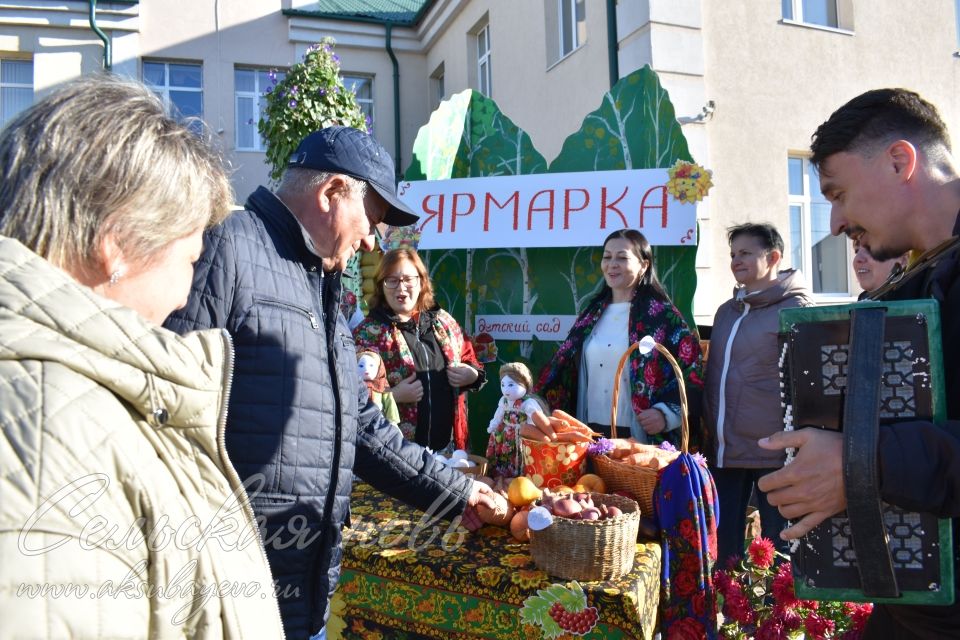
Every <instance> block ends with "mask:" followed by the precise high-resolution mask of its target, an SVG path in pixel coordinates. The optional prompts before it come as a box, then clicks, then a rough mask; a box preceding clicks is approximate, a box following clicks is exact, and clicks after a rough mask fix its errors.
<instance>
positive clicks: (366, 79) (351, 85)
mask: <svg viewBox="0 0 960 640" xmlns="http://www.w3.org/2000/svg"><path fill="white" fill-rule="evenodd" d="M341 77H342V78H343V86H344V87H346V88H347V90H348V91H352V92H353V94H354V95H355V96H356V97H357V105H358V106H359V107H360V110H361V111H363V115H364V116H365V117H366V119H367V131H369V132H371V133H372V132H373V78H372V77H371V76H362V75H343V76H341Z"/></svg>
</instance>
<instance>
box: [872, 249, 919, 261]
mask: <svg viewBox="0 0 960 640" xmlns="http://www.w3.org/2000/svg"><path fill="white" fill-rule="evenodd" d="M866 249H867V252H868V253H869V254H870V255H871V256H872V257H873V259H874V260H876V261H877V262H886V261H887V260H893V259H894V258H899V257H900V256H902V255H903V254H905V253H906V252H907V251H910V249H909V248H907V249H894V248H892V247H871V246H867V248H866Z"/></svg>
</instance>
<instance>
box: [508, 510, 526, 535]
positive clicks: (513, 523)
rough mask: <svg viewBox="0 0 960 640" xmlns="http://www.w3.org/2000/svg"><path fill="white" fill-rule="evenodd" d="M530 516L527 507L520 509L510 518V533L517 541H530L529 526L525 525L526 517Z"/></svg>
mask: <svg viewBox="0 0 960 640" xmlns="http://www.w3.org/2000/svg"><path fill="white" fill-rule="evenodd" d="M529 517H530V510H529V509H520V510H519V511H517V512H516V513H514V514H513V518H511V519H510V535H512V536H513V537H514V539H516V540H518V541H519V542H529V541H530V528H529V527H528V526H527V519H528V518H529Z"/></svg>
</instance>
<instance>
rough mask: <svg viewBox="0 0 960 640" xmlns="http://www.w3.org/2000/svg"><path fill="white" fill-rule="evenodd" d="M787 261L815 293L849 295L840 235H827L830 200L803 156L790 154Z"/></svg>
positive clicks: (843, 240) (847, 264)
mask: <svg viewBox="0 0 960 640" xmlns="http://www.w3.org/2000/svg"><path fill="white" fill-rule="evenodd" d="M787 171H788V174H789V183H790V188H789V192H790V194H789V198H788V202H789V206H790V263H791V266H793V267H794V268H796V269H800V270H801V271H803V273H804V275H806V276H807V279H808V280H809V281H810V285H811V288H812V289H813V292H814V293H816V294H823V295H834V296H848V295H850V279H849V274H850V256H849V255H848V254H847V246H848V244H849V243H848V242H847V239H846V238H845V237H844V236H832V235H830V203H829V202H827V200H826V198H824V197H823V195H822V194H821V193H820V178H819V176H817V172H816V170H815V169H814V168H813V165H812V164H810V162H809V161H808V160H807V159H806V158H800V157H790V158H788V160H787Z"/></svg>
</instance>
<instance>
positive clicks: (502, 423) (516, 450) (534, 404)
mask: <svg viewBox="0 0 960 640" xmlns="http://www.w3.org/2000/svg"><path fill="white" fill-rule="evenodd" d="M531 385H532V376H531V375H530V369H528V368H527V365H525V364H523V363H522V362H509V363H507V364H505V365H503V366H502V367H500V391H501V393H503V397H502V398H500V402H498V403H497V410H496V412H494V414H493V419H492V420H490V426H489V427H487V433H489V434H490V439H489V440H488V441H487V456H486V457H487V461H488V463H489V464H488V467H487V468H488V470H489V473H490V475H492V476H506V477H515V476H518V475H521V474H522V473H523V459H522V457H523V450H522V448H521V446H520V427H521V426H522V425H524V424H527V423H531V424H532V422H531V420H532V418H533V414H534V413H536V412H537V411H543V406H542V405H541V404H540V402H539V401H538V399H537V398H536V397H535V396H533V395H531V394H530V393H529V389H530V387H531Z"/></svg>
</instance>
